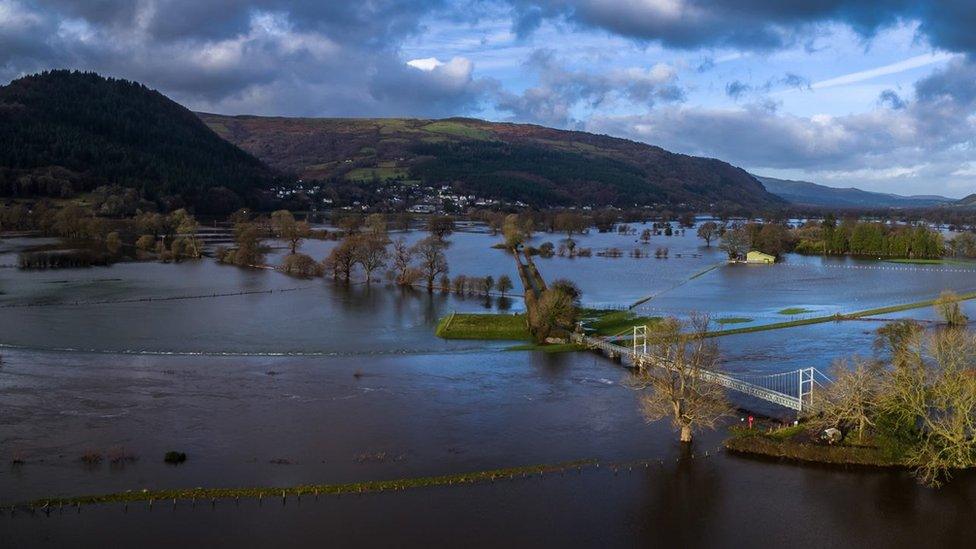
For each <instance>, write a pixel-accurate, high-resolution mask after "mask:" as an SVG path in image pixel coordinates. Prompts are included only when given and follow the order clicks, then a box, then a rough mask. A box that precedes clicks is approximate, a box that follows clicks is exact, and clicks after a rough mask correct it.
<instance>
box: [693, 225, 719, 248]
mask: <svg viewBox="0 0 976 549" xmlns="http://www.w3.org/2000/svg"><path fill="white" fill-rule="evenodd" d="M718 235H719V227H718V223H716V222H714V221H706V222H704V223H702V224H701V225H699V226H698V238H700V239H702V240H704V241H705V245H706V246H711V245H712V240H714V239H715V238H716V237H717V236H718Z"/></svg>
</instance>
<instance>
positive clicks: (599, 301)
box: [0, 233, 976, 547]
mask: <svg viewBox="0 0 976 549" xmlns="http://www.w3.org/2000/svg"><path fill="white" fill-rule="evenodd" d="M407 237H408V238H411V239H416V238H417V237H418V235H416V234H409V235H407ZM656 238H657V239H658V240H663V239H664V238H665V237H656ZM552 239H553V240H556V237H553V238H552ZM633 239H634V237H633V236H629V237H628V236H622V235H616V234H612V235H611V234H604V235H600V234H593V235H588V236H584V237H582V239H581V240H583V241H584V243H583V245H586V246H592V247H593V248H594V249H598V248H601V247H606V246H618V247H621V248H623V249H625V250H626V249H627V248H626V247H625V246H632V245H633ZM451 240H452V242H453V244H452V246H451V248H450V249H449V258H450V261H451V266H452V272H453V273H455V274H460V273H465V274H471V275H479V276H480V275H484V274H493V275H494V276H495V277H496V278H497V276H498V275H500V274H504V273H507V274H510V275H514V272H513V270H512V269H511V265H510V263H511V259H510V258H508V257H506V256H505V255H504V254H503V253H502V252H500V251H497V250H492V249H490V248H489V246H490V244H491V243H492V242H494V240H495V238H494V237H491V236H490V235H486V234H483V233H459V234H455V235H453V236H452V238H451ZM542 240H545V238H544V237H543V238H542ZM665 242H666V243H667V245H668V247H669V249H670V255H671V257H670V258H669V259H661V260H657V259H631V258H620V259H604V258H597V257H593V258H577V259H568V258H553V259H548V260H540V261H539V265H540V268H541V269H542V270H543V272H544V274H545V275H546V276H547V277H559V276H566V277H568V278H572V279H574V280H575V281H577V282H578V283H579V284H580V286H581V287H582V288H583V290H584V293H585V296H586V298H585V299H586V300H588V302H589V303H591V304H594V305H615V306H623V305H627V304H629V303H631V302H633V301H635V300H637V299H640V298H642V297H645V296H647V295H650V294H654V293H657V294H658V295H657V297H655V298H654V299H653V300H651V301H650V302H648V304H646V305H645V307H646V308H647V310H648V312H651V311H656V310H660V311H665V312H670V311H673V312H682V311H685V310H690V309H706V310H709V311H710V312H711V313H712V314H713V315H735V316H755V317H757V318H760V317H762V318H765V317H776V316H777V314H778V313H777V312H778V311H779V310H780V309H782V308H785V307H796V306H800V307H808V308H810V309H817V308H822V309H829V308H832V307H839V308H841V309H843V310H851V309H857V308H863V307H864V306H865V305H866V304H867V306H875V304H877V305H884V304H888V303H890V302H893V301H899V300H906V301H907V300H910V299H912V298H916V297H917V298H927V297H931V296H932V295H934V294H935V293H938V292H939V291H941V290H942V289H944V288H946V287H950V288H955V289H957V290H959V291H963V290H966V289H969V288H970V286H971V285H972V283H971V282H970V281H971V280H976V278H974V276H973V275H974V274H976V273H965V272H953V271H935V272H931V271H921V270H889V269H881V268H877V267H883V266H884V265H883V264H878V263H866V262H850V261H844V262H834V261H832V260H830V261H821V260H819V259H815V260H814V259H809V258H799V257H797V258H793V257H791V258H789V263H788V265H786V266H779V265H777V266H774V267H770V268H765V269H761V268H752V267H721V268H717V269H715V270H712V271H710V272H708V273H707V274H705V275H702V276H700V277H698V278H694V279H693V280H688V279H689V278H690V277H691V276H692V275H694V274H696V273H698V272H700V271H701V270H703V269H705V268H707V267H708V266H710V265H713V264H715V263H716V262H717V261H719V260H720V259H721V257H720V255H719V253H718V252H717V251H716V250H714V249H712V250H709V249H706V248H702V247H700V246H699V245H698V242H696V241H695V240H694V239H693V238H692V237H691V236H690V235H685V236H684V237H681V236H677V237H672V238H671V239H670V240H668V241H665ZM7 244H9V243H7ZM21 244H23V243H21ZM657 244H658V243H657V242H656V243H655V244H652V246H651V247H652V248H653V247H655V246H656V245H657ZM17 245H19V244H18V243H16V242H15V243H13V244H10V245H8V246H7V247H5V248H2V250H3V251H5V253H7V254H8V255H11V254H15V253H16V246H17ZM661 245H663V244H661ZM328 246H330V243H324V242H310V243H308V244H307V246H306V248H307V251H309V252H311V253H312V254H313V255H315V256H317V257H318V256H323V255H325V253H327V249H328ZM678 253H680V254H681V255H682V257H680V258H679V257H676V255H677V254H678ZM834 263H840V264H841V265H840V266H837V267H834V266H831V265H833V264H834ZM848 264H853V265H864V266H869V267H872V268H868V269H849V268H846V267H844V265H848ZM791 265H795V266H791ZM0 291H2V292H3V293H2V294H0V343H2V344H4V345H5V347H4V348H3V349H2V353H3V358H4V362H3V365H2V367H0V501H2V502H4V503H8V502H14V501H22V500H24V499H28V498H35V497H45V496H52V495H77V494H87V493H100V492H112V491H120V490H138V489H142V488H168V487H193V486H252V485H256V486H273V485H289V484H299V483H313V482H314V483H330V482H348V481H358V480H369V479H386V478H400V477H408V476H418V475H430V474H444V473H452V472H463V471H473V470H479V469H489V468H498V467H506V466H516V465H525V464H534V463H551V462H558V461H565V460H573V459H580V458H598V459H601V460H603V461H604V463H608V462H615V461H616V462H622V461H630V460H636V459H656V460H660V461H661V462H662V464H661V465H659V466H658V467H657V468H649V469H647V470H640V469H638V470H636V471H633V472H626V473H624V472H621V473H620V474H618V475H614V474H612V473H610V472H608V471H607V469H606V467H604V468H603V469H601V470H593V471H587V472H584V473H582V474H580V475H576V476H574V475H567V476H558V475H553V476H549V477H544V478H541V479H526V480H524V481H521V480H520V481H514V482H506V483H496V484H493V485H486V486H476V487H445V488H437V489H425V490H418V491H412V492H403V493H393V494H381V495H378V494H374V495H369V496H363V497H343V498H336V499H326V498H322V499H321V500H320V501H319V502H317V503H316V502H313V501H310V500H308V499H307V498H306V499H305V500H303V501H302V502H301V504H300V505H299V504H298V502H291V501H290V502H289V503H288V504H287V505H286V506H285V507H281V505H280V502H275V503H276V504H275V505H271V504H270V503H268V502H265V504H264V505H263V506H261V507H258V506H257V505H256V503H254V502H241V504H240V506H239V507H237V506H233V505H232V504H229V503H226V502H225V503H220V504H218V505H217V507H216V508H215V509H211V508H210V507H209V505H198V507H197V508H196V509H189V508H186V507H185V506H179V507H178V508H177V509H176V510H175V511H174V510H172V509H171V508H170V507H169V506H166V507H157V508H156V509H154V510H153V511H152V512H149V511H148V510H146V509H144V508H143V507H141V506H133V507H132V508H130V509H128V512H127V513H123V511H122V509H121V508H120V507H118V506H106V507H100V508H99V507H95V508H86V509H84V510H83V511H82V512H81V514H80V515H75V514H71V513H65V514H64V515H61V514H58V513H54V514H52V515H51V516H50V517H47V516H45V515H44V514H43V513H39V514H37V515H35V516H29V515H27V514H24V513H18V514H17V515H16V516H14V517H12V518H11V517H10V516H9V514H8V513H7V514H4V515H3V516H0V546H4V547H7V546H13V547H21V546H23V547H30V546H36V545H51V546H92V547H94V546H104V543H105V541H106V540H107V539H111V540H113V542H114V544H115V545H118V546H132V545H136V544H139V545H144V546H150V547H153V546H163V545H167V546H171V545H172V544H173V543H183V544H190V545H230V544H234V545H237V546H267V545H270V544H279V545H281V544H287V545H299V546H319V545H322V544H330V545H336V546H390V545H404V546H421V545H429V544H442V545H443V544H451V545H456V544H460V543H464V544H466V545H475V546H497V545H501V544H507V545H514V546H526V545H534V546H544V545H562V546H592V545H597V544H599V545H606V546H634V545H652V546H653V545H659V544H661V543H665V542H671V543H674V544H676V545H678V546H693V545H708V546H730V547H741V546H743V545H746V544H749V545H758V544H760V543H761V544H763V545H774V546H779V545H792V546H838V547H839V546H850V545H852V544H859V545H860V544H866V543H868V542H874V543H878V544H880V545H881V546H913V547H917V546H943V547H945V546H954V545H959V546H962V545H967V544H970V543H971V542H972V541H974V538H973V536H974V529H973V528H972V526H971V524H970V522H971V520H970V518H969V517H971V509H972V501H973V500H972V498H973V496H974V491H976V478H973V476H972V475H962V476H960V477H959V478H957V479H955V480H954V481H953V482H952V483H951V484H950V485H949V487H947V488H945V489H943V490H941V491H932V490H929V489H925V488H920V487H918V486H916V485H915V483H914V482H913V481H912V480H911V479H910V478H909V477H908V476H907V475H904V474H902V473H897V472H895V473H893V472H878V471H836V470H823V469H812V468H803V467H796V466H790V465H782V464H774V463H766V462H756V461H751V460H744V459H741V458H734V457H731V456H727V455H724V454H718V455H716V452H715V449H716V448H717V446H718V444H719V442H720V435H719V434H716V433H705V434H703V435H702V436H701V437H700V438H699V440H698V442H697V443H696V447H695V455H696V457H695V458H694V459H691V458H687V457H686V458H685V459H683V460H682V459H679V458H680V452H679V449H678V447H677V445H676V444H675V443H674V442H673V438H674V437H673V435H672V434H671V432H670V430H669V427H668V425H667V424H666V423H655V424H651V425H647V424H645V423H644V422H643V420H642V418H641V417H640V415H639V414H638V412H637V407H636V396H635V394H634V393H633V392H632V391H631V390H630V389H627V388H626V387H624V386H622V384H621V380H622V378H623V376H624V372H623V371H621V370H620V369H619V367H617V366H615V365H613V364H612V363H610V362H607V361H605V360H603V359H602V358H599V357H597V356H595V355H591V354H572V355H547V354H542V353H521V352H510V351H504V348H505V347H506V346H507V345H508V344H507V343H504V342H499V343H489V344H485V343H481V342H458V341H451V342H448V341H442V340H439V339H437V338H434V337H433V336H432V335H431V332H432V329H433V326H434V324H435V323H436V321H437V319H438V318H439V317H441V316H443V315H444V314H448V313H449V312H450V311H453V310H457V311H477V310H485V308H486V306H487V307H489V308H492V309H494V308H496V307H497V302H492V303H489V304H487V305H486V303H485V302H484V301H483V300H482V299H480V298H467V299H460V298H457V297H455V296H445V295H440V294H435V295H433V296H430V295H428V294H426V293H425V292H403V291H400V290H397V289H393V288H388V287H385V286H383V285H374V286H373V287H371V288H367V287H365V286H362V285H354V286H351V287H342V286H339V287H337V286H334V285H333V284H331V283H328V282H324V281H321V280H318V281H301V280H295V279H291V278H287V277H284V276H282V275H279V274H277V273H274V272H265V271H243V270H239V269H235V268H229V267H221V266H218V265H215V264H213V263H212V262H210V261H201V262H193V263H183V264H178V265H158V264H148V263H147V264H121V265H116V266H113V267H111V268H99V269H85V270H71V271H53V272H42V273H38V272H31V273H25V272H21V271H17V270H13V269H3V270H0ZM241 292H245V293H241ZM214 294H220V297H213V295H214ZM224 294H228V295H224ZM230 294H239V295H230ZM205 296H210V297H205ZM148 298H153V299H152V301H149V300H148ZM161 298H181V299H167V300H163V299H161ZM136 299H139V300H142V299H147V300H146V301H133V300H136ZM75 303H78V304H75ZM25 305H31V306H25ZM515 308H518V305H517V304H516V305H515ZM901 315H902V316H915V317H918V318H924V317H927V316H930V313H929V312H928V311H915V312H906V313H901ZM877 325H878V324H877V323H875V322H849V323H843V324H819V325H812V326H807V327H802V328H794V329H790V330H786V331H778V332H761V333H754V334H743V335H738V336H730V337H727V338H723V340H722V341H721V346H722V349H723V355H724V361H725V366H726V368H728V369H729V370H733V371H771V372H772V371H786V370H790V369H794V368H796V367H799V366H806V365H813V366H818V367H823V366H826V365H828V364H829V363H830V362H831V361H832V360H833V359H835V358H839V357H843V356H846V355H848V354H850V353H854V352H860V353H863V354H867V353H870V345H871V341H872V338H873V329H874V328H876V327H877ZM740 404H755V403H748V402H740ZM121 448H124V450H125V452H126V453H129V454H132V455H134V456H135V457H137V458H138V459H136V460H135V461H131V462H128V463H126V464H125V465H123V466H113V465H110V464H108V463H106V462H103V463H101V464H99V465H96V466H86V465H83V464H82V463H81V462H80V460H79V458H80V456H81V455H82V454H84V453H85V452H87V451H100V452H103V453H107V452H109V451H110V450H111V449H116V450H115V451H118V450H117V449H121ZM168 450H179V451H183V452H186V453H187V454H188V456H189V460H188V461H187V462H186V463H185V464H183V465H181V466H179V467H171V466H167V465H165V464H163V463H162V455H163V453H164V452H166V451H168ZM706 451H708V452H709V456H708V457H707V458H705V457H704V453H705V452H706ZM15 458H16V459H18V460H23V461H25V462H26V463H25V464H23V465H9V464H10V463H11V461H12V460H13V459H15Z"/></svg>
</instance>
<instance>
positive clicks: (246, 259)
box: [160, 223, 264, 267]
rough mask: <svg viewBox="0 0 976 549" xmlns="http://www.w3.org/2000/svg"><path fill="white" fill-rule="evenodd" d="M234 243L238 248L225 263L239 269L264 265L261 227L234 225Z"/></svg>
mask: <svg viewBox="0 0 976 549" xmlns="http://www.w3.org/2000/svg"><path fill="white" fill-rule="evenodd" d="M234 241H235V242H236V244H237V247H236V248H234V249H233V250H229V251H228V252H227V253H226V254H224V260H223V262H224V263H232V264H234V265H237V266H239V267H246V266H255V265H260V264H261V263H264V252H263V250H262V249H261V227H260V226H259V225H258V224H256V223H238V224H237V225H234ZM160 244H162V242H160Z"/></svg>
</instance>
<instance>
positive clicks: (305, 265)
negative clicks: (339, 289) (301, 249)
mask: <svg viewBox="0 0 976 549" xmlns="http://www.w3.org/2000/svg"><path fill="white" fill-rule="evenodd" d="M278 270H280V271H281V272H283V273H285V274H290V275H294V276H302V277H313V276H322V272H323V270H324V267H323V266H322V264H321V263H319V262H317V261H315V260H314V259H312V258H311V256H308V255H306V254H302V253H294V254H290V255H288V256H286V257H285V261H284V263H282V264H281V266H280V267H278Z"/></svg>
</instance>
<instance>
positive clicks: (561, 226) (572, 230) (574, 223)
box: [553, 212, 587, 240]
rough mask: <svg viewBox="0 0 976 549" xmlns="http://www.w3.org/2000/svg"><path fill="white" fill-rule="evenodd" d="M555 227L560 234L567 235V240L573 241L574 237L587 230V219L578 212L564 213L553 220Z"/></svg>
mask: <svg viewBox="0 0 976 549" xmlns="http://www.w3.org/2000/svg"><path fill="white" fill-rule="evenodd" d="M553 227H554V228H555V229H556V230H557V231H560V232H564V233H566V238H567V239H569V240H572V239H573V235H574V234H576V233H581V232H583V231H585V230H586V227H587V223H586V218H585V217H583V215H582V214H580V213H578V212H562V213H558V214H556V218H555V219H554V220H553Z"/></svg>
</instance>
